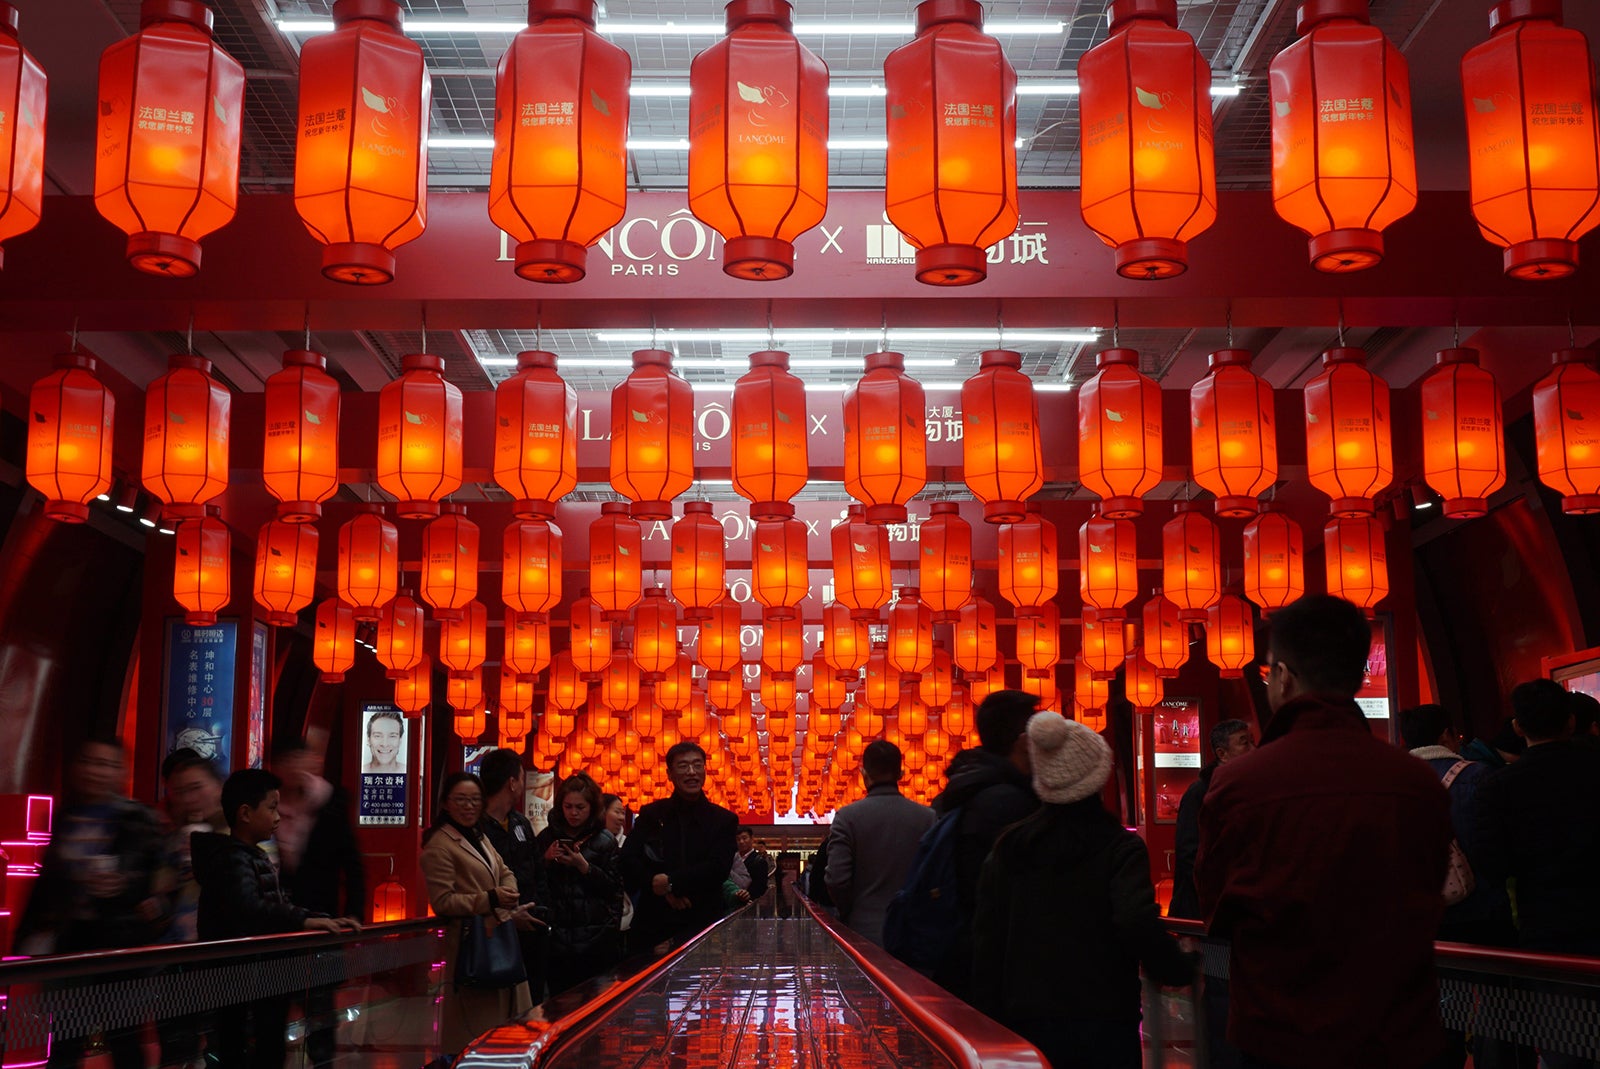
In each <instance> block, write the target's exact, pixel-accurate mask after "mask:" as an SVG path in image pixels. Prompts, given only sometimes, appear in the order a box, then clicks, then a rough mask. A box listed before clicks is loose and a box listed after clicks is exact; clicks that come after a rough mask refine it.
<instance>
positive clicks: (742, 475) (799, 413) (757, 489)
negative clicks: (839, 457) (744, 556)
mask: <svg viewBox="0 0 1600 1069" xmlns="http://www.w3.org/2000/svg"><path fill="white" fill-rule="evenodd" d="M732 418H733V452H732V461H733V471H732V474H733V488H734V490H735V491H737V492H738V494H739V496H740V497H743V498H745V499H747V500H748V501H749V502H750V518H751V519H752V520H756V521H758V522H759V521H763V520H784V519H789V518H790V517H792V516H793V515H794V505H793V504H792V503H791V502H792V499H793V498H794V496H795V495H796V494H798V493H799V492H800V491H801V490H803V489H805V485H806V475H807V472H808V471H809V470H810V469H809V460H808V452H807V446H806V387H805V383H803V382H801V381H800V380H799V379H798V378H796V377H795V376H794V375H791V374H790V373H789V354H788V353H784V352H776V351H766V352H759V353H751V354H750V370H749V371H748V372H746V373H745V374H744V375H743V376H741V377H740V378H739V381H738V382H736V383H734V385H733V417H732Z"/></svg>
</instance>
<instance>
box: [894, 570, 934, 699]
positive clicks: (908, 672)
mask: <svg viewBox="0 0 1600 1069" xmlns="http://www.w3.org/2000/svg"><path fill="white" fill-rule="evenodd" d="M888 655H889V664H890V665H892V666H893V667H894V669H895V671H897V672H899V673H900V678H901V680H902V681H903V682H905V683H908V684H909V683H915V682H917V681H918V680H919V679H921V678H922V673H923V672H925V671H927V670H928V668H929V666H931V665H932V664H933V610H932V609H930V608H928V606H927V603H926V602H924V601H923V600H922V599H921V598H919V597H918V596H917V588H916V587H913V586H908V587H906V588H904V589H903V590H901V591H900V598H899V600H898V601H896V602H895V603H894V607H893V608H891V609H890V610H889V649H888Z"/></svg>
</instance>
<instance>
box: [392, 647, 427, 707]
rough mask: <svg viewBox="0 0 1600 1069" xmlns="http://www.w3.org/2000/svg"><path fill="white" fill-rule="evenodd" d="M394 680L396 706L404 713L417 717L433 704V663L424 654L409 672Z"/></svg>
mask: <svg viewBox="0 0 1600 1069" xmlns="http://www.w3.org/2000/svg"><path fill="white" fill-rule="evenodd" d="M392 678H393V679H394V704H395V707H396V708H398V709H399V710H400V711H401V712H402V713H406V714H409V715H411V716H415V715H416V714H418V713H420V712H422V711H423V710H424V709H426V708H427V707H428V706H429V705H430V704H431V703H432V702H433V662H432V661H431V660H430V659H429V657H428V655H427V654H423V655H422V657H421V658H420V659H418V661H417V663H416V664H414V665H412V666H411V668H410V670H409V671H406V672H403V673H401V674H400V675H399V676H394V677H392Z"/></svg>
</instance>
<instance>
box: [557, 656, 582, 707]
mask: <svg viewBox="0 0 1600 1069" xmlns="http://www.w3.org/2000/svg"><path fill="white" fill-rule="evenodd" d="M549 700H550V704H551V705H553V706H554V707H555V708H557V709H560V710H563V711H564V712H569V713H570V712H573V711H574V710H577V709H582V708H583V706H584V703H585V702H587V701H588V700H589V683H588V681H587V680H585V679H584V678H583V675H582V673H580V672H579V671H578V666H577V665H575V664H573V663H572V657H571V656H570V655H569V654H567V653H566V652H565V651H563V652H561V653H558V654H556V655H555V656H554V657H552V658H550V694H549Z"/></svg>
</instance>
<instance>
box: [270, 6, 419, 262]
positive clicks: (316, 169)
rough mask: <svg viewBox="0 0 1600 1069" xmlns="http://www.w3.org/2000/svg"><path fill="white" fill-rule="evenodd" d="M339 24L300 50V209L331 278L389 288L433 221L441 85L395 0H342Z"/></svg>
mask: <svg viewBox="0 0 1600 1069" xmlns="http://www.w3.org/2000/svg"><path fill="white" fill-rule="evenodd" d="M333 22H334V30H333V32H332V33H325V34H319V35H317V36H315V37H311V38H309V39H307V40H306V42H305V43H304V44H303V45H301V46H300V117H299V124H298V129H299V131H300V132H299V135H298V136H299V145H298V147H297V148H296V150H295V158H294V206H295V210H296V211H298V212H299V213H300V220H301V222H303V223H305V225H306V229H307V230H309V231H311V236H312V237H314V238H316V239H317V240H318V241H319V242H321V243H322V244H323V246H324V248H323V250H322V273H323V275H324V276H326V277H327V278H331V279H333V280H334V281H335V282H349V283H353V284H355V285H360V286H374V285H381V284H383V283H385V282H389V281H392V280H393V279H394V271H395V262H394V250H395V249H397V248H399V247H400V246H401V245H404V244H405V243H406V242H408V241H412V240H414V239H415V238H418V237H420V236H421V235H422V231H423V229H424V228H425V227H426V226H427V225H428V111H429V107H430V102H431V99H432V92H433V87H432V82H431V80H430V79H429V77H428V70H427V67H426V65H425V64H424V62H423V58H422V49H421V48H420V47H419V46H418V45H417V43H416V42H415V41H412V40H410V39H409V38H408V37H406V35H405V34H404V33H403V32H402V31H401V13H400V5H399V4H397V3H394V2H393V0H337V2H336V3H335V4H334V5H333Z"/></svg>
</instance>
